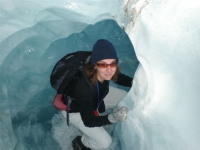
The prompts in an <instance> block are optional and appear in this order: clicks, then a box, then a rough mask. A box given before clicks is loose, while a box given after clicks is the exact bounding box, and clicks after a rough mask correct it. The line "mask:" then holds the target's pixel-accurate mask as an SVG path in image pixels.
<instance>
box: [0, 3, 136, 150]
mask: <svg viewBox="0 0 200 150" xmlns="http://www.w3.org/2000/svg"><path fill="white" fill-rule="evenodd" d="M105 2H106V1H97V2H96V3H91V2H89V1H82V2H81V3H80V2H79V3H77V2H76V1H73V2H71V1H56V2H53V1H46V2H41V1H26V2H24V1H17V2H16V1H14V0H13V1H4V2H2V5H1V6H0V8H1V9H0V10H1V13H0V14H1V15H0V20H1V27H0V31H1V34H0V42H1V43H0V50H1V52H0V53H1V54H0V64H1V66H0V69H1V72H0V83H1V84H0V90H1V92H0V100H1V104H0V149H1V150H11V149H16V150H28V149H33V150H40V149H41V150H45V149H48V150H49V149H54V150H55V149H60V147H61V148H62V149H65V150H66V149H67V150H69V149H70V148H71V147H70V146H71V140H72V137H74V136H75V135H76V133H77V134H78V133H79V132H78V131H77V130H74V129H73V127H72V128H67V127H66V121H65V120H63V122H62V121H60V120H61V119H62V118H61V116H60V115H59V114H57V111H56V110H55V109H54V108H53V107H52V100H53V97H54V94H55V90H53V89H52V88H51V87H50V84H49V75H50V73H51V70H52V69H53V66H54V65H55V63H56V62H57V61H58V60H59V59H60V58H61V57H63V56H64V55H66V54H67V53H69V52H72V51H78V50H91V48H92V45H93V44H94V42H95V41H96V40H97V39H99V38H106V39H108V40H110V41H111V42H113V44H114V45H115V46H116V48H117V51H118V54H119V57H120V62H119V63H120V66H121V68H122V70H124V72H125V73H126V74H128V75H130V76H132V75H133V73H134V71H135V69H136V68H137V66H138V61H137V59H136V56H135V53H134V51H133V46H132V43H131V42H130V40H129V38H128V36H127V34H126V33H125V32H124V30H122V28H120V27H119V25H118V24H117V23H116V22H115V21H114V19H116V18H117V13H118V12H119V11H120V7H119V6H120V5H119V4H120V3H119V2H118V1H116V2H115V3H111V2H106V3H107V5H106V6H104V7H103V8H101V7H102V5H104V4H105ZM97 8H101V11H96V9H97ZM92 12H93V13H92ZM133 58H135V59H133ZM128 68H135V69H131V70H128ZM70 129H71V130H70ZM60 131H61V132H60ZM65 131H67V132H65ZM109 131H111V130H109ZM72 133H73V134H72ZM65 140H66V141H67V142H66V141H65Z"/></svg>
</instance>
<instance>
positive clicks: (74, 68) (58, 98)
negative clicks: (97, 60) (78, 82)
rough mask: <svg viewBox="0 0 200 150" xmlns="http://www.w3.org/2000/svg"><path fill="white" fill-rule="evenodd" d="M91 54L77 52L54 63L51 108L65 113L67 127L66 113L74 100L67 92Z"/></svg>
mask: <svg viewBox="0 0 200 150" xmlns="http://www.w3.org/2000/svg"><path fill="white" fill-rule="evenodd" d="M91 54H92V53H91V51H77V52H73V53H69V54H67V55H66V56H64V57H63V58H61V59H60V60H59V61H58V62H57V63H56V65H55V66H54V68H53V70H52V72H51V75H50V83H51V86H52V87H53V88H54V89H55V90H56V91H57V94H56V95H55V97H54V100H53V106H54V107H55V108H56V109H58V110H60V111H63V110H66V111H67V124H68V125H69V120H68V118H69V114H68V112H69V110H70V104H71V101H72V100H74V99H73V98H72V97H69V96H68V95H67V92H68V90H69V88H70V84H71V81H72V79H73V77H75V76H76V74H77V73H78V72H79V71H80V69H81V68H82V67H83V66H84V65H85V64H87V63H88V62H89V60H90V57H91ZM64 102H65V103H66V104H65V103H64Z"/></svg>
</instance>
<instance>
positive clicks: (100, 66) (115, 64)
mask: <svg viewBox="0 0 200 150" xmlns="http://www.w3.org/2000/svg"><path fill="white" fill-rule="evenodd" d="M97 66H98V67H99V68H101V69H105V68H107V67H108V66H110V67H112V68H114V67H116V66H117V62H114V63H112V64H97Z"/></svg>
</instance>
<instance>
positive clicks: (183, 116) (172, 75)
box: [119, 0, 200, 150]
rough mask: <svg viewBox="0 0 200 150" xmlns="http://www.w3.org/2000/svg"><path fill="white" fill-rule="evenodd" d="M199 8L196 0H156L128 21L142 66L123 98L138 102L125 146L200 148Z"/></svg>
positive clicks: (127, 126)
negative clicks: (134, 18)
mask: <svg viewBox="0 0 200 150" xmlns="http://www.w3.org/2000/svg"><path fill="white" fill-rule="evenodd" d="M128 2H130V1H128ZM130 3H131V2H130ZM127 5H128V6H129V4H127ZM199 12H200V3H197V2H196V1H195V0H184V1H183V0H167V1H162V0H153V1H151V2H150V3H149V4H148V5H147V6H146V7H144V8H143V9H142V11H141V13H140V14H139V16H137V19H136V20H134V22H135V24H134V25H133V24H132V22H130V24H128V25H127V32H128V35H129V37H130V38H131V40H132V43H133V44H134V46H135V49H136V55H137V57H138V59H139V61H140V63H141V65H140V67H139V68H138V70H137V72H136V74H135V79H134V84H133V86H132V89H131V91H130V92H129V95H128V96H127V98H126V99H125V101H124V102H123V103H127V104H130V103H131V101H132V100H133V101H134V107H131V112H130V114H129V115H130V116H129V119H128V121H127V122H126V124H123V125H122V127H121V132H120V134H119V135H122V141H123V148H124V149H131V148H134V149H137V150H147V149H148V150H149V149H151V150H161V149H162V150H169V149H170V150H198V149H199V147H200V143H199V139H200V120H199V114H200V109H199V107H200V101H199V97H200V92H199V89H200V67H199V64H200V59H199V58H200V51H199V49H200V42H199V39H200V15H199ZM129 106H130V105H129ZM124 129H126V130H124Z"/></svg>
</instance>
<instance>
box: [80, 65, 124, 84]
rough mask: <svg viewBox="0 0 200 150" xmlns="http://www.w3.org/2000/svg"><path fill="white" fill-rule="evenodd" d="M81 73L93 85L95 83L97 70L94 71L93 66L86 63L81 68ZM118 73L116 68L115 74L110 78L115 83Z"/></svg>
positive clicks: (118, 70)
mask: <svg viewBox="0 0 200 150" xmlns="http://www.w3.org/2000/svg"><path fill="white" fill-rule="evenodd" d="M83 73H84V74H85V75H86V76H87V77H88V79H89V81H90V82H91V83H92V84H93V85H95V84H96V83H97V69H95V64H92V63H88V64H86V65H85V66H84V67H83ZM119 73H120V69H119V66H117V68H116V71H115V74H114V75H113V77H112V78H111V80H113V81H117V78H118V75H119Z"/></svg>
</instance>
